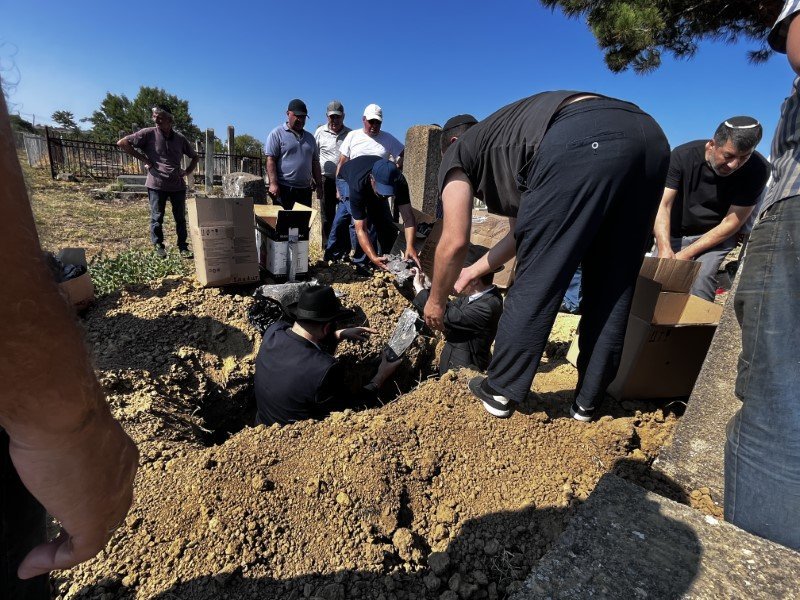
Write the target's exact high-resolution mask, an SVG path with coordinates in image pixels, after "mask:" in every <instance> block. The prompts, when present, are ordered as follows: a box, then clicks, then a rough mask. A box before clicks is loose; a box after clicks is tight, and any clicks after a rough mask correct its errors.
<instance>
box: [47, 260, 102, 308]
mask: <svg viewBox="0 0 800 600" xmlns="http://www.w3.org/2000/svg"><path fill="white" fill-rule="evenodd" d="M56 258H58V260H60V261H61V263H62V264H65V265H81V266H83V267H85V266H87V265H86V250H84V249H83V248H64V249H62V250H61V251H60V252H59V253H58V254H57V255H56ZM58 289H59V290H61V293H62V294H63V295H64V296H65V297H66V298H67V301H68V302H69V303H70V304H72V305H73V306H74V307H75V308H76V309H77V310H83V309H84V308H86V307H87V306H89V305H90V304H91V303H92V301H93V300H94V284H93V283H92V278H91V276H90V275H89V271H86V273H84V274H83V275H80V276H78V277H75V278H74V279H68V280H67V281H62V282H61V283H59V284H58Z"/></svg>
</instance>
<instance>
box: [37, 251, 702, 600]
mask: <svg viewBox="0 0 800 600" xmlns="http://www.w3.org/2000/svg"><path fill="white" fill-rule="evenodd" d="M315 276H316V277H317V278H318V279H319V280H320V281H322V282H324V283H330V284H332V285H333V286H334V287H335V289H336V290H337V291H338V292H340V293H341V294H342V300H343V303H344V304H345V305H346V306H349V307H352V308H356V309H358V311H359V313H358V314H359V318H360V320H359V324H361V323H363V324H367V325H369V326H371V327H375V328H376V329H378V330H379V331H380V332H381V333H380V334H379V335H377V336H374V337H373V339H371V340H370V341H369V342H365V343H360V344H357V343H349V342H346V343H343V344H341V345H340V347H339V349H338V350H337V355H338V356H339V358H340V360H342V361H345V363H346V364H348V365H350V366H351V367H352V368H351V369H349V372H350V373H351V375H352V381H350V382H348V384H350V385H353V386H356V385H358V383H359V380H360V379H361V378H362V377H369V376H370V375H371V374H372V372H374V369H375V368H376V366H377V364H378V362H379V356H380V351H381V348H382V347H383V345H384V344H385V343H386V341H387V339H388V337H389V335H390V334H391V332H392V330H393V328H394V324H395V322H396V321H397V319H398V317H399V316H400V314H401V312H402V311H403V309H404V308H406V307H408V306H410V301H409V294H408V292H407V291H406V290H401V289H398V287H397V286H396V285H395V283H394V281H393V280H392V278H391V276H389V275H388V274H376V275H374V276H373V277H372V278H365V277H357V276H356V275H355V274H354V273H353V271H352V269H351V268H350V267H349V266H344V265H339V266H334V267H332V268H325V269H319V270H318V272H317V273H316V275H315ZM251 293H252V289H249V290H238V291H228V290H220V289H204V288H202V287H200V286H199V285H198V284H197V283H196V282H194V281H193V280H192V279H188V278H168V279H165V280H163V281H160V282H158V283H156V284H153V285H150V286H136V287H128V288H126V289H124V290H122V291H120V292H117V293H114V294H111V295H108V296H105V297H103V298H101V299H100V300H99V301H98V302H97V304H96V305H95V306H94V307H93V308H91V309H90V310H89V311H88V313H86V314H85V315H84V318H83V325H84V328H85V331H86V339H87V343H88V345H89V347H90V349H91V352H92V353H93V356H94V361H95V365H96V369H97V372H98V376H99V378H100V380H101V382H102V384H103V386H104V387H105V389H106V391H107V394H108V399H109V403H110V405H111V408H112V411H113V413H114V415H115V416H116V417H117V418H118V419H119V420H120V421H121V423H122V425H123V426H124V427H125V429H126V430H127V431H128V432H129V433H130V435H131V436H132V437H133V438H134V439H135V441H136V442H137V443H138V444H139V448H140V451H141V468H140V470H139V473H138V475H137V479H136V488H135V493H136V498H135V503H134V506H133V508H132V510H131V512H130V514H129V516H128V518H127V520H126V521H125V524H124V525H123V526H122V527H121V528H120V529H118V530H117V531H116V532H115V534H114V536H113V538H112V539H111V541H110V543H109V544H108V546H107V547H106V549H105V550H104V551H103V552H102V553H101V554H100V555H99V556H98V557H96V558H95V559H93V560H91V561H89V562H87V563H85V564H83V565H80V566H78V567H76V568H74V569H72V570H69V571H62V572H58V573H56V574H54V576H53V586H54V596H55V597H58V598H62V599H67V598H98V599H113V598H131V599H133V598H135V599H151V598H158V599H163V600H171V599H176V598H181V599H183V598H186V599H212V598H231V599H235V598H259V599H272V598H274V599H288V600H293V599H301V598H323V599H327V600H334V599H345V598H347V599H364V600H381V599H383V600H390V599H394V600H401V599H409V600H410V599H412V598H413V599H417V598H435V599H441V600H457V599H479V598H487V599H502V598H506V597H508V596H509V595H510V594H512V593H513V592H514V591H516V590H518V589H519V588H520V586H521V584H522V581H523V580H524V579H525V578H526V576H527V575H528V573H529V572H530V570H531V568H532V567H533V566H534V564H535V563H536V562H537V560H538V559H539V558H540V557H541V556H542V555H543V554H544V552H545V551H546V550H547V549H548V548H549V547H550V545H551V544H552V543H553V541H554V540H555V539H556V538H557V537H558V535H559V534H560V533H561V532H562V531H563V529H564V527H565V525H566V523H567V522H568V521H569V519H570V518H571V515H572V513H573V512H574V510H575V507H576V506H577V505H578V504H579V503H581V502H582V501H583V500H584V499H586V498H587V497H588V495H589V494H590V493H591V492H592V490H593V489H594V486H595V485H596V484H597V482H598V480H599V479H600V477H601V476H602V475H604V474H605V473H607V472H611V471H613V472H616V473H618V474H620V475H622V476H624V477H628V478H633V479H636V480H637V481H638V482H639V483H640V484H642V485H644V486H645V487H648V488H649V489H654V488H658V489H659V491H662V493H667V494H671V495H672V496H673V497H677V498H679V499H682V500H684V501H686V502H691V503H693V504H699V505H702V504H704V503H705V504H706V505H708V506H713V504H712V503H711V502H710V499H709V498H708V497H707V495H706V494H704V491H705V490H694V491H691V492H692V493H691V495H688V494H685V495H684V494H683V492H682V491H681V490H678V489H673V488H674V486H673V485H672V484H671V483H670V482H668V481H665V480H664V478H663V477H659V476H658V475H657V474H655V473H653V472H651V471H650V470H649V464H650V463H651V462H652V460H653V459H654V457H655V456H656V455H657V453H658V451H659V449H660V447H661V446H662V445H663V444H664V443H665V441H667V440H668V439H669V437H670V435H671V433H672V431H673V429H674V427H675V424H676V422H677V418H678V415H679V414H680V412H681V410H680V409H681V408H682V407H681V406H680V405H678V404H670V405H655V404H651V403H645V402H635V403H628V402H625V403H622V404H619V403H616V402H614V401H612V400H610V399H609V400H607V402H606V404H605V405H604V412H605V413H607V415H608V416H605V417H603V418H601V419H599V420H598V421H596V422H593V423H588V424H586V423H579V422H577V421H575V420H573V419H570V418H569V414H568V410H569V405H570V403H571V400H572V390H573V389H574V386H575V382H576V373H575V370H574V368H573V367H572V366H570V365H569V364H568V363H567V362H566V361H565V360H564V354H565V352H566V348H567V346H568V343H569V340H570V339H571V337H572V335H573V333H574V330H575V327H576V325H577V318H576V317H572V316H569V315H560V316H559V319H558V321H557V323H556V326H555V328H554V331H553V334H552V336H551V340H550V343H549V344H548V347H547V351H546V356H545V358H544V360H543V363H542V367H541V369H540V372H539V374H538V375H537V377H536V380H535V382H534V386H533V389H532V391H531V394H530V395H529V397H528V400H527V401H526V402H525V403H524V404H523V405H522V406H521V407H520V410H519V411H518V412H516V413H515V414H514V415H513V416H512V417H511V418H509V419H506V420H500V419H495V418H493V417H491V416H489V415H488V414H487V413H486V412H485V411H484V410H483V408H482V407H481V405H480V404H479V403H477V402H476V401H475V400H474V399H473V398H472V397H471V396H470V394H469V393H468V391H467V387H466V382H467V380H468V378H469V377H470V376H471V375H472V373H470V372H467V371H463V372H456V373H449V374H447V375H446V376H445V377H443V378H442V379H436V378H434V377H432V374H433V373H434V372H435V365H436V355H437V353H438V350H439V347H440V345H441V340H439V339H438V338H437V337H435V336H432V335H431V334H430V333H429V332H428V335H425V334H424V333H423V335H421V336H420V337H419V338H418V339H417V341H416V342H415V344H414V345H413V346H412V348H411V349H410V350H409V351H408V353H407V356H406V358H404V363H403V366H402V367H401V370H400V371H399V373H398V375H397V377H396V378H395V383H394V384H392V385H389V386H387V387H386V389H385V391H384V395H385V397H384V400H385V402H386V403H385V404H384V405H383V406H382V407H380V408H377V409H373V410H368V411H364V412H350V411H346V412H344V413H335V414H333V415H332V416H330V417H329V418H327V419H325V420H324V421H321V422H315V421H309V422H303V423H297V424H294V425H290V426H286V427H278V426H272V427H264V426H259V427H253V426H252V423H253V417H254V400H253V392H252V378H253V363H254V358H255V354H256V352H257V350H258V346H259V343H260V335H259V333H258V331H257V329H256V328H255V327H254V326H253V325H251V323H250V322H249V321H248V309H249V308H250V307H251V305H252V304H253V302H254V300H253V298H252V297H251V296H250V294H251Z"/></svg>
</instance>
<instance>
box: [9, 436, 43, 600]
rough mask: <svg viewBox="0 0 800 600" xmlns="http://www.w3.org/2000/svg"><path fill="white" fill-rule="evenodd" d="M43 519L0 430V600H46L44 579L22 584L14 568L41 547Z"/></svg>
mask: <svg viewBox="0 0 800 600" xmlns="http://www.w3.org/2000/svg"><path fill="white" fill-rule="evenodd" d="M46 518H47V515H46V513H45V511H44V508H42V505H41V504H39V503H38V502H37V501H36V499H35V498H34V497H33V496H31V495H30V493H29V492H28V490H26V489H25V486H23V485H22V482H21V481H20V479H19V475H17V471H16V469H14V465H13V464H12V463H11V457H10V456H9V454H8V435H6V433H5V432H4V431H2V430H0V598H14V599H15V600H47V599H48V598H50V582H49V581H48V577H47V575H40V576H38V577H34V578H33V579H27V580H25V581H22V580H21V579H19V578H18V577H17V567H19V563H20V562H22V559H23V558H25V555H26V554H28V552H29V551H30V550H31V549H32V548H33V547H34V546H36V545H37V544H42V543H44V542H45V541H46V540H45V535H46V525H47V522H46Z"/></svg>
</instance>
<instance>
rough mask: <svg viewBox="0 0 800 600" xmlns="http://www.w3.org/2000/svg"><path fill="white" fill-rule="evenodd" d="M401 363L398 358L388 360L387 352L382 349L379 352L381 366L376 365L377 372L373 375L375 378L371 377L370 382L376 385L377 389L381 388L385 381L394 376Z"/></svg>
mask: <svg viewBox="0 0 800 600" xmlns="http://www.w3.org/2000/svg"><path fill="white" fill-rule="evenodd" d="M401 362H403V361H402V359H401V358H400V357H398V358H397V359H396V360H389V355H388V354H387V350H386V349H384V350H383V352H381V364H380V365H378V372H377V373H375V377H373V378H372V380H373V381H375V383H377V384H378V387H381V386H383V384H384V383H385V382H386V380H387V379H389V378H390V377H391V376H392V375H394V374H395V372H396V371H397V369H399V368H400V363H401Z"/></svg>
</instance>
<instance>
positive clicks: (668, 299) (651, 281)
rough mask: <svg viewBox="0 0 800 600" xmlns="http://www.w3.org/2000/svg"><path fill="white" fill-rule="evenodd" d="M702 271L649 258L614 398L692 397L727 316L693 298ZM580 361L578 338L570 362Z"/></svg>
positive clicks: (641, 276)
mask: <svg viewBox="0 0 800 600" xmlns="http://www.w3.org/2000/svg"><path fill="white" fill-rule="evenodd" d="M699 270H700V265H699V264H698V263H696V262H694V261H684V260H676V259H667V258H650V257H647V258H645V260H644V264H643V265H642V269H641V271H640V274H639V278H638V280H637V282H636V291H635V292H634V296H633V302H632V304H631V312H630V316H629V318H628V328H627V330H626V332H625V342H624V346H623V350H622V358H621V361H620V367H619V371H618V372H617V376H616V378H615V379H614V381H613V382H612V383H611V385H610V386H609V387H608V393H609V394H611V395H612V396H614V397H615V398H618V399H625V398H672V397H676V396H688V395H689V394H690V393H691V391H692V388H693V387H694V384H695V381H697V376H698V375H699V374H700V368H701V367H702V366H703V360H704V359H705V356H706V353H707V352H708V347H709V345H710V344H711V339H712V338H713V337H714V331H715V330H716V328H717V325H718V324H719V319H720V317H721V316H722V306H720V305H718V304H714V303H713V302H708V301H707V300H703V299H702V298H698V297H697V296H692V295H691V294H690V293H689V290H690V289H691V286H692V282H693V281H694V279H695V277H696V276H697V273H698V271H699ZM577 358H578V337H577V336H576V337H575V339H574V340H573V341H572V345H571V346H570V349H569V352H568V353H567V360H568V361H569V362H570V363H572V364H573V365H575V364H576V363H577Z"/></svg>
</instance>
